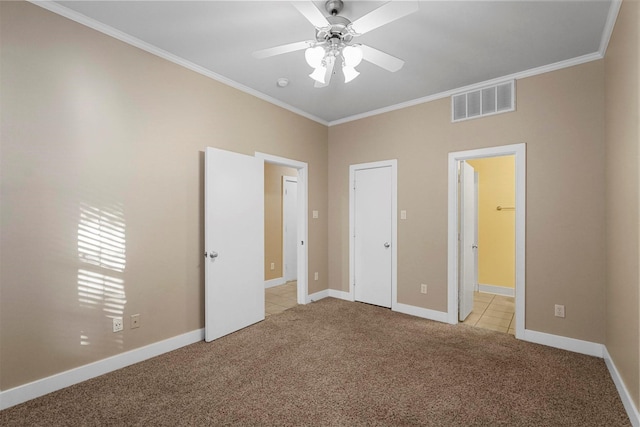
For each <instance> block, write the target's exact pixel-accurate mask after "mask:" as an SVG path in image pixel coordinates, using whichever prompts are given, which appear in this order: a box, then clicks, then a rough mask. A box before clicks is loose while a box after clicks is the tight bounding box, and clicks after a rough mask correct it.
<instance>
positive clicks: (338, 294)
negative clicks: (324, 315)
mask: <svg viewBox="0 0 640 427" xmlns="http://www.w3.org/2000/svg"><path fill="white" fill-rule="evenodd" d="M329 297H331V298H337V299H343V300H345V301H353V298H351V294H349V292H344V291H337V290H335V289H325V290H323V291H320V292H316V293H315V294H311V295H309V297H308V298H307V304H308V303H310V302H314V301H319V300H321V299H323V298H329Z"/></svg>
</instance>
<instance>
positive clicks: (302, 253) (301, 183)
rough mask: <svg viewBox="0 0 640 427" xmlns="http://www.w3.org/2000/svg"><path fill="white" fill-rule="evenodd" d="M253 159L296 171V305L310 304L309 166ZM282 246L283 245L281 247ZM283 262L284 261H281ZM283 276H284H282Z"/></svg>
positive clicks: (260, 155)
mask: <svg viewBox="0 0 640 427" xmlns="http://www.w3.org/2000/svg"><path fill="white" fill-rule="evenodd" d="M255 157H257V158H260V159H263V160H264V162H265V163H271V164H274V165H278V166H285V167H289V168H294V169H297V170H298V177H297V178H298V206H297V212H296V214H297V217H298V240H299V241H302V242H303V244H302V245H298V254H297V257H298V260H297V261H298V286H297V295H298V297H297V298H298V304H308V303H309V302H311V300H310V299H309V287H308V282H309V277H308V269H309V242H308V240H309V239H308V237H309V232H308V230H309V216H308V212H309V203H308V194H309V193H308V191H309V189H308V185H309V184H308V178H307V177H308V176H309V165H308V164H307V163H305V162H301V161H298V160H292V159H287V158H285V157H279V156H274V155H272V154H266V153H261V152H257V151H256V153H255ZM283 246H284V245H283ZM283 262H284V261H283ZM283 276H284V274H283Z"/></svg>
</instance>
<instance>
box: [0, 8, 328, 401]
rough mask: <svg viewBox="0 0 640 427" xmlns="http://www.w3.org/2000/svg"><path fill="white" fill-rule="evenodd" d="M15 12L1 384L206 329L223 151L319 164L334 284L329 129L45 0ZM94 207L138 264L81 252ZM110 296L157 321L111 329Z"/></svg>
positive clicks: (8, 30) (313, 176)
mask: <svg viewBox="0 0 640 427" xmlns="http://www.w3.org/2000/svg"><path fill="white" fill-rule="evenodd" d="M0 8H1V9H0V10H1V19H2V21H1V25H0V27H1V34H0V35H1V42H2V50H1V55H2V56H1V58H0V60H1V67H2V68H1V69H0V72H1V81H0V85H1V87H2V97H1V101H0V102H1V105H0V107H1V109H2V117H1V119H2V123H1V127H2V130H1V132H2V133H1V144H2V145H1V153H2V158H1V164H0V173H1V175H0V182H1V185H2V187H1V193H0V198H1V200H2V205H1V207H0V209H1V212H0V214H1V227H0V233H1V247H0V250H1V251H2V258H1V261H0V272H1V277H0V286H1V288H0V292H1V295H2V298H1V300H0V338H1V341H0V345H1V349H0V358H1V360H2V363H1V371H0V389H2V390H7V389H9V388H12V387H15V386H18V385H21V384H25V383H27V382H30V381H33V380H37V379H39V378H43V377H47V376H50V375H53V374H56V373H59V372H62V371H64V370H67V369H71V368H74V367H77V366H81V365H84V364H87V363H90V362H93V361H96V360H99V359H103V358H105V357H108V356H112V355H115V354H118V353H121V352H124V351H128V350H131V349H134V348H138V347H141V346H144V345H147V344H150V343H154V342H158V341H160V340H163V339H166V338H170V337H173V336H176V335H179V334H182V333H186V332H189V331H193V330H196V329H199V328H202V327H203V326H204V303H203V300H204V298H203V294H204V284H203V280H204V277H203V274H204V273H203V263H202V260H203V256H202V253H203V251H204V243H203V238H202V236H203V172H204V171H203V165H204V154H203V151H204V149H205V147H207V146H214V147H218V148H222V149H226V150H231V151H236V152H240V153H245V154H251V155H252V154H253V153H254V152H255V151H261V152H265V153H269V154H273V155H277V156H282V157H286V158H290V159H294V160H299V161H303V162H308V164H309V212H310V213H311V211H312V210H318V211H320V212H321V215H320V219H319V220H311V219H310V220H309V272H310V274H312V273H313V272H315V271H318V272H320V275H319V276H320V280H318V281H314V280H311V277H309V283H310V292H316V291H318V290H321V289H326V288H327V281H326V278H327V255H326V254H327V252H328V251H327V223H326V220H325V219H324V218H326V211H327V175H326V173H327V128H326V127H325V126H322V125H320V124H318V123H315V122H313V121H310V120H308V119H305V118H302V117H300V116H298V115H295V114H293V113H291V112H288V111H286V110H283V109H281V108H279V107H276V106H273V105H271V104H269V103H267V102H264V101H261V100H259V99H257V98H255V97H252V96H250V95H247V94H244V93H242V92H239V91H237V90H235V89H233V88H231V87H228V86H225V85H223V84H221V83H218V82H216V81H214V80H211V79H208V78H205V77H203V76H201V75H199V74H196V73H194V72H192V71H189V70H186V69H184V68H182V67H180V66H178V65H175V64H172V63H170V62H167V61H165V60H163V59H160V58H158V57H156V56H153V55H151V54H148V53H146V52H143V51H141V50H139V49H137V48H134V47H132V46H129V45H127V44H124V43H122V42H120V41H117V40H115V39H113V38H111V37H108V36H106V35H103V34H100V33H98V32H96V31H93V30H91V29H88V28H86V27H84V26H82V25H79V24H76V23H74V22H71V21H69V20H67V19H65V18H63V17H60V16H58V15H55V14H53V13H51V12H48V11H45V10H44V9H41V8H39V7H37V6H34V5H32V4H29V3H22V2H0ZM83 212H84V213H85V214H87V213H86V212H93V213H94V214H95V213H98V214H100V215H101V216H102V226H103V231H104V232H105V233H108V234H109V235H111V236H112V237H113V236H115V234H116V233H117V232H120V233H121V234H122V235H121V236H120V237H118V238H120V239H124V244H125V250H124V251H121V252H120V253H119V254H118V255H117V257H118V259H119V260H120V261H122V260H124V261H125V267H124V269H123V271H116V270H114V269H113V268H107V266H106V264H105V265H102V266H101V265H95V264H90V263H87V262H83V261H82V260H81V259H80V258H81V257H80V253H79V244H78V241H79V223H80V221H81V215H82V214H83ZM87 215H93V214H87ZM93 218H95V215H94V216H93ZM110 227H111V228H110ZM113 227H115V228H117V229H118V230H114V229H113ZM113 238H114V239H115V238H116V237H113ZM79 270H86V271H88V272H89V273H90V274H89V276H90V277H89V279H88V280H86V279H84V278H82V277H79ZM81 274H85V275H86V274H88V273H81ZM84 281H88V282H89V283H90V284H92V286H93V287H94V290H95V292H96V293H94V294H93V295H90V296H88V297H85V296H82V295H80V294H81V293H82V292H81V290H80V289H79V287H82V286H84V285H82V284H81V283H80V284H79V282H84ZM119 286H121V287H122V289H121V288H119ZM102 288H108V289H107V291H108V292H110V293H111V295H104V294H103V295H101V294H100V292H102V291H100V289H102ZM120 291H123V293H121V292H120ZM108 298H112V299H114V300H115V303H116V305H120V306H124V317H125V320H128V317H129V315H131V314H134V313H140V315H141V324H142V326H141V327H140V328H139V329H134V330H131V329H129V328H128V323H125V331H124V332H123V333H120V334H114V333H112V332H110V330H111V321H110V319H108V317H107V316H108V315H109V312H108V311H107V310H108V309H109V306H108V305H107V302H108V301H107V299H108ZM85 300H92V301H93V302H94V303H93V304H92V303H89V302H86V301H85Z"/></svg>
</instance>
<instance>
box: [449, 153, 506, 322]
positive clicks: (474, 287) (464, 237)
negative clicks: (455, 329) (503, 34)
mask: <svg viewBox="0 0 640 427" xmlns="http://www.w3.org/2000/svg"><path fill="white" fill-rule="evenodd" d="M458 165H459V170H460V179H459V181H460V182H459V188H458V192H459V200H460V204H459V212H458V215H459V221H458V224H459V231H458V232H459V234H460V239H459V249H458V250H459V252H458V253H459V264H460V273H459V285H458V297H459V309H458V319H459V321H460V322H462V323H465V324H467V325H470V326H477V327H480V328H484V329H490V330H493V331H497V332H503V333H510V334H511V335H515V323H516V322H515V158H514V156H513V155H508V156H495V157H485V158H480V159H474V160H462V161H460V162H458Z"/></svg>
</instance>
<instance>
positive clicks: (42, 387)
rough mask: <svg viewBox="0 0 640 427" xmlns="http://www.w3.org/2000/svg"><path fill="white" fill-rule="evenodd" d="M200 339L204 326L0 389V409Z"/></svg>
mask: <svg viewBox="0 0 640 427" xmlns="http://www.w3.org/2000/svg"><path fill="white" fill-rule="evenodd" d="M202 340H204V329H198V330H195V331H192V332H187V333H186V334H182V335H178V336H176V337H173V338H169V339H166V340H163V341H159V342H156V343H153V344H149V345H146V346H144V347H140V348H136V349H134V350H130V351H127V352H125V353H121V354H117V355H115V356H112V357H108V358H106V359H102V360H98V361H97V362H93V363H89V364H88V365H84V366H80V367H78V368H74V369H70V370H68V371H65V372H61V373H59V374H55V375H52V376H50V377H46V378H43V379H40V380H37V381H33V382H31V383H28V384H24V385H21V386H18V387H15V388H11V389H9V390H5V391H0V410H2V409H6V408H10V407H11V406H15V405H18V404H20V403H23V402H26V401H28V400H31V399H35V398H36V397H40V396H44V395H45V394H48V393H51V392H54V391H56V390H60V389H63V388H65V387H69V386H71V385H74V384H78V383H81V382H82V381H86V380H89V379H91V378H95V377H99V376H100V375H104V374H106V373H109V372H113V371H115V370H118V369H121V368H124V367H125V366H129V365H133V364H134V363H138V362H142V361H143V360H147V359H150V358H152V357H156V356H159V355H161V354H163V353H167V352H170V351H172V350H176V349H178V348H180V347H184V346H186V345H189V344H193V343H196V342H199V341H202Z"/></svg>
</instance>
